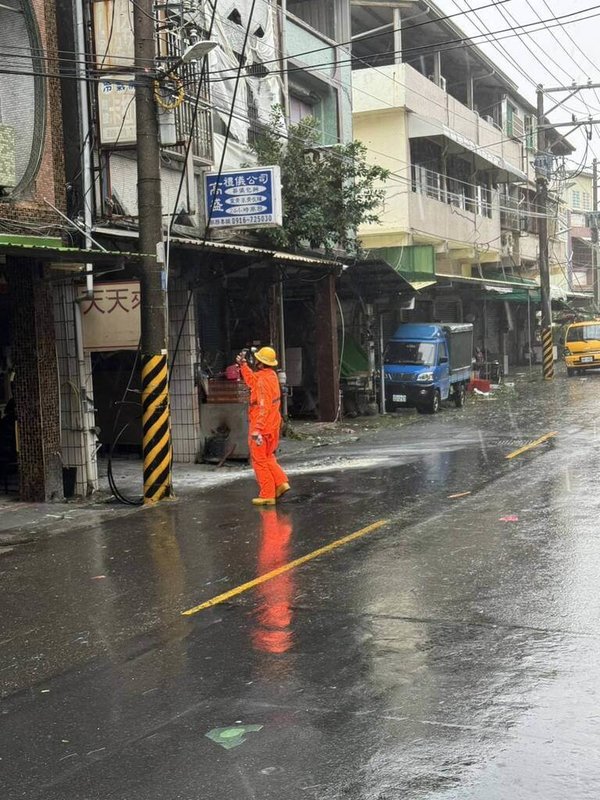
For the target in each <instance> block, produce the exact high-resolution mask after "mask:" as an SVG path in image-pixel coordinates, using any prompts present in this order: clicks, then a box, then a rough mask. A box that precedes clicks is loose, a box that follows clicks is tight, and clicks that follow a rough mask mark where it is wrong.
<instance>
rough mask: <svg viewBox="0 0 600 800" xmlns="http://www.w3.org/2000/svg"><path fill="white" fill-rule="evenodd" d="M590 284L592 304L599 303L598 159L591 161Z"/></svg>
mask: <svg viewBox="0 0 600 800" xmlns="http://www.w3.org/2000/svg"><path fill="white" fill-rule="evenodd" d="M592 209H593V212H594V213H593V215H592V225H591V228H592V286H593V287H594V305H595V306H596V309H598V304H599V303H600V281H599V280H598V159H596V158H595V159H594V160H593V161H592Z"/></svg>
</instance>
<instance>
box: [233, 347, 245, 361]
mask: <svg viewBox="0 0 600 800" xmlns="http://www.w3.org/2000/svg"><path fill="white" fill-rule="evenodd" d="M235 363H236V364H245V363H246V353H245V352H244V351H243V350H242V352H241V353H238V354H237V356H236V357H235Z"/></svg>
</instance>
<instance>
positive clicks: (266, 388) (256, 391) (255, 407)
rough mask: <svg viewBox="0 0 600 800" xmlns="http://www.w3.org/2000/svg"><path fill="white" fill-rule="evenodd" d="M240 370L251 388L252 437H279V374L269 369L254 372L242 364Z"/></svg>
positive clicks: (249, 416) (249, 410) (249, 411)
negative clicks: (253, 435) (262, 435)
mask: <svg viewBox="0 0 600 800" xmlns="http://www.w3.org/2000/svg"><path fill="white" fill-rule="evenodd" d="M240 368H241V372H242V378H243V379H244V383H245V384H246V385H247V386H249V387H250V406H249V409H248V420H249V423H250V435H251V436H252V434H254V433H262V434H267V435H271V436H275V435H277V436H279V429H280V427H281V412H280V406H281V387H280V386H279V378H278V377H277V373H276V372H275V370H274V369H269V368H267V369H259V370H258V372H253V371H252V370H251V369H250V367H249V366H248V365H247V364H241V365H240Z"/></svg>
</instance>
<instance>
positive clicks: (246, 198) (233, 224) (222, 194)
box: [204, 166, 282, 228]
mask: <svg viewBox="0 0 600 800" xmlns="http://www.w3.org/2000/svg"><path fill="white" fill-rule="evenodd" d="M204 195H205V203H206V219H207V220H208V223H209V225H210V226H211V227H214V228H224V227H226V228H272V227H277V226H280V225H281V224H282V208H281V173H280V169H279V167H277V166H275V167H251V168H250V169H238V170H235V171H227V172H222V173H221V174H220V175H219V174H216V173H208V174H206V175H205V176H204Z"/></svg>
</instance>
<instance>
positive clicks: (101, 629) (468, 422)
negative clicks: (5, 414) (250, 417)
mask: <svg viewBox="0 0 600 800" xmlns="http://www.w3.org/2000/svg"><path fill="white" fill-rule="evenodd" d="M586 387H587V388H586ZM541 391H542V389H540V388H537V389H535V388H534V389H532V390H531V396H530V397H521V398H519V401H518V402H516V401H514V400H511V399H510V398H508V399H504V400H503V399H499V400H496V401H494V403H492V401H490V402H489V403H488V404H483V403H482V404H481V405H479V406H477V407H474V408H473V407H472V408H468V409H467V410H466V411H464V412H457V413H456V414H454V413H453V412H452V411H448V412H445V413H444V414H442V415H441V416H440V417H439V418H438V419H435V420H426V424H421V423H420V422H419V424H415V425H412V426H410V427H408V428H406V429H403V430H400V431H397V432H393V431H387V432H386V433H384V434H380V435H378V437H376V438H375V440H374V442H373V443H371V444H369V445H367V444H363V443H361V442H358V443H356V444H355V445H353V446H352V447H351V448H345V450H344V454H345V455H344V457H342V453H341V452H340V453H339V454H338V453H336V451H335V450H333V449H332V450H330V451H329V452H325V451H324V452H323V453H320V454H319V462H318V463H315V464H313V465H312V466H313V468H312V469H309V468H307V467H305V465H302V464H291V465H290V471H291V473H292V475H294V476H295V477H294V492H295V496H293V497H290V498H289V501H288V500H286V502H285V503H282V504H281V506H278V507H277V509H270V510H266V511H258V510H256V509H253V508H251V507H250V506H249V505H248V500H249V498H250V497H251V484H250V482H249V481H246V482H239V483H237V484H232V485H228V486H226V487H225V488H221V489H217V490H211V491H210V492H207V493H205V494H199V495H198V496H197V497H194V498H193V499H189V500H186V501H183V502H180V503H177V504H174V505H171V506H170V505H164V506H161V507H160V508H158V509H150V510H143V511H140V512H139V513H137V514H135V515H133V516H130V517H128V518H127V520H126V521H124V522H117V521H114V522H111V523H107V524H105V525H101V526H98V527H97V528H93V529H90V530H82V531H77V532H74V533H71V534H66V535H61V536H57V537H55V538H53V539H49V540H47V541H44V542H40V543H39V544H37V545H33V546H28V547H26V548H22V549H20V550H18V551H16V552H15V553H14V554H13V555H11V556H10V557H5V558H3V560H2V561H1V562H0V579H1V585H2V591H3V611H4V614H3V619H2V623H1V634H0V681H1V683H2V691H3V701H2V707H1V710H2V722H3V724H2V734H1V738H0V758H1V759H2V760H1V761H0V780H1V781H2V787H3V791H2V797H3V798H7V800H13V799H16V798H44V800H82V799H83V798H85V800H87V798H90V800H91V798H99V799H102V800H103V799H104V798H111V800H142V798H144V800H159V798H160V800H171V798H173V800H174V799H175V798H182V799H183V800H196V798H200V797H202V798H207V799H209V800H212V798H222V797H232V796H240V797H248V798H260V800H283V798H285V800H288V799H289V800H296V798H315V800H316V798H318V799H319V800H334V799H335V800H337V798H349V799H350V800H355V799H356V800H362V799H363V798H365V800H366V799H367V798H368V800H387V799H388V798H390V800H391V799H392V798H393V799H394V800H395V798H408V799H409V800H413V799H414V800H421V799H424V798H427V799H428V800H432V799H433V800H459V799H460V800H506V798H540V800H541V798H544V800H564V799H565V798H595V797H597V795H598V788H599V786H598V784H599V783H600V746H599V745H600V732H599V731H600V729H599V726H598V721H597V716H598V714H597V710H596V709H597V706H598V693H599V690H598V688H597V687H598V686H599V685H600V638H599V637H600V622H599V620H600V593H599V592H598V591H597V582H598V581H597V576H598V567H599V566H600V540H599V538H598V525H597V501H596V497H597V487H596V480H595V476H596V475H597V474H598V468H599V466H600V464H599V460H600V459H599V449H598V438H597V433H596V423H595V418H596V416H597V414H598V406H599V405H600V401H598V400H597V399H596V393H594V392H590V391H589V383H586V381H583V380H582V381H578V380H576V381H566V380H562V381H557V382H556V386H555V387H553V388H552V389H551V390H550V391H549V392H548V393H547V394H545V395H544V396H543V397H540V396H539V394H540V393H541ZM554 430H557V431H558V432H559V435H558V437H557V438H556V439H555V440H552V441H548V442H544V443H542V444H540V446H539V447H537V448H535V449H534V450H532V451H527V452H525V453H523V454H522V455H520V456H518V457H517V458H515V459H513V460H512V461H507V460H506V455H507V454H508V453H510V452H512V451H514V450H516V449H518V448H519V447H520V446H522V445H524V444H526V443H528V442H533V441H535V440H536V439H538V438H539V437H541V436H542V435H544V434H545V433H548V432H550V431H554ZM466 492H470V494H466ZM455 494H458V495H461V496H460V497H458V498H454V499H453V498H452V497H451V495H455ZM381 519H390V520H391V522H390V524H388V525H386V526H383V527H381V528H380V529H377V530H374V531H373V532H372V533H370V534H369V535H368V536H365V537H362V538H360V539H356V540H355V541H353V542H351V543H349V544H346V545H344V546H342V547H338V548H337V549H335V550H334V551H331V552H330V553H325V554H323V555H321V556H320V557H319V558H315V559H313V560H310V561H307V562H306V563H303V564H302V565H301V566H299V567H298V568H296V569H291V570H287V571H285V572H278V571H279V570H280V568H281V567H284V566H285V565H286V564H289V563H290V562H292V561H294V559H298V558H301V557H302V556H305V555H306V554H308V553H312V552H313V551H316V550H318V549H319V548H324V547H327V546H328V545H330V544H332V543H334V542H336V541H337V540H339V539H341V538H342V537H344V536H347V535H348V534H349V533H352V532H353V531H356V530H358V529H360V528H364V527H366V526H369V525H371V524H373V523H376V522H377V521H378V520H381ZM272 572H276V573H278V574H276V575H275V577H273V578H272V579H271V580H268V581H265V582H263V583H260V584H259V585H257V586H255V587H253V588H251V589H249V590H248V591H244V592H241V593H240V594H238V595H236V596H235V597H232V598H230V599H229V600H228V601H226V602H223V603H219V604H218V605H214V606H213V607H210V608H205V609H203V610H202V611H201V612H200V613H198V614H195V615H194V616H191V617H185V616H182V614H181V612H182V611H183V610H185V609H188V608H191V607H193V606H196V605H197V604H202V603H204V602H205V601H207V600H209V599H210V598H213V597H216V596H219V595H221V594H223V593H226V592H228V591H229V590H231V589H233V588H235V587H238V586H242V585H244V584H246V583H248V582H249V581H252V580H253V579H255V578H256V577H257V576H261V575H265V574H266V573H272ZM248 726H250V727H249V728H248ZM252 726H255V727H252ZM242 728H244V731H245V732H244V731H241V729H242ZM216 729H218V730H219V731H221V733H220V734H219V736H220V737H221V738H219V736H215V737H213V738H209V737H207V735H206V734H207V733H209V732H211V731H215V730H216ZM240 731H241V733H240ZM215 739H216V740H215ZM219 742H225V743H227V742H228V743H229V744H228V746H227V747H226V746H225V745H224V744H220V743H219Z"/></svg>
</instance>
